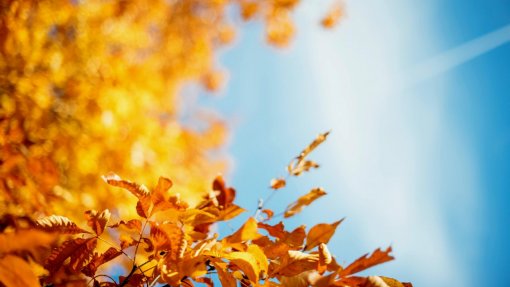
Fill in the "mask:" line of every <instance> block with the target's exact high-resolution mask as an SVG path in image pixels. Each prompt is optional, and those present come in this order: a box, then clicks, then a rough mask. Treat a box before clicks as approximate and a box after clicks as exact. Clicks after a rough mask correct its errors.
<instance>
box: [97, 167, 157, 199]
mask: <svg viewBox="0 0 510 287" xmlns="http://www.w3.org/2000/svg"><path fill="white" fill-rule="evenodd" d="M101 178H102V179H103V180H104V181H105V182H106V183H108V184H109V185H113V186H117V187H121V188H123V189H125V190H127V191H129V192H131V193H132V194H134V195H135V196H136V197H138V198H142V197H147V196H149V195H150V191H149V189H147V187H146V186H145V185H143V184H142V185H139V184H137V183H134V182H131V181H129V180H124V179H122V178H120V176H118V175H116V174H115V173H108V174H107V175H103V176H102V177H101Z"/></svg>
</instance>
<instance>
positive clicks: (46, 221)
mask: <svg viewBox="0 0 510 287" xmlns="http://www.w3.org/2000/svg"><path fill="white" fill-rule="evenodd" d="M35 224H36V228H37V229H40V230H44V231H46V232H57V233H61V234H76V233H90V232H88V231H86V230H83V229H81V228H79V227H78V226H77V225H76V223H74V222H72V221H71V220H70V219H69V218H67V217H64V216H60V215H51V216H47V217H44V218H41V219H39V220H37V221H36V222H35Z"/></svg>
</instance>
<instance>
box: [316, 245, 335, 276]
mask: <svg viewBox="0 0 510 287" xmlns="http://www.w3.org/2000/svg"><path fill="white" fill-rule="evenodd" d="M332 261H333V258H332V257H331V253H329V250H328V247H327V246H326V244H324V243H321V244H319V262H318V264H317V271H319V274H321V275H322V274H323V273H324V272H326V270H327V269H328V265H329V264H330V263H331V262H332Z"/></svg>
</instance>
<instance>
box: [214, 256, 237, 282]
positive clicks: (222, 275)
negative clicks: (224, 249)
mask: <svg viewBox="0 0 510 287" xmlns="http://www.w3.org/2000/svg"><path fill="white" fill-rule="evenodd" d="M212 264H213V265H214V267H215V269H216V271H217V272H218V278H219V279H220V282H221V286H222V287H237V280H236V279H235V278H234V276H232V273H230V272H228V268H227V264H226V263H224V262H220V261H213V263H212Z"/></svg>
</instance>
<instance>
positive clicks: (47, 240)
mask: <svg viewBox="0 0 510 287" xmlns="http://www.w3.org/2000/svg"><path fill="white" fill-rule="evenodd" d="M55 239H56V236H55V234H50V233H47V232H44V231H41V230H34V229H20V230H16V231H15V232H4V233H0V254H7V253H15V252H21V251H28V252H30V253H32V254H37V251H38V250H40V249H43V248H46V247H47V246H49V245H51V243H52V242H54V241H55Z"/></svg>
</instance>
